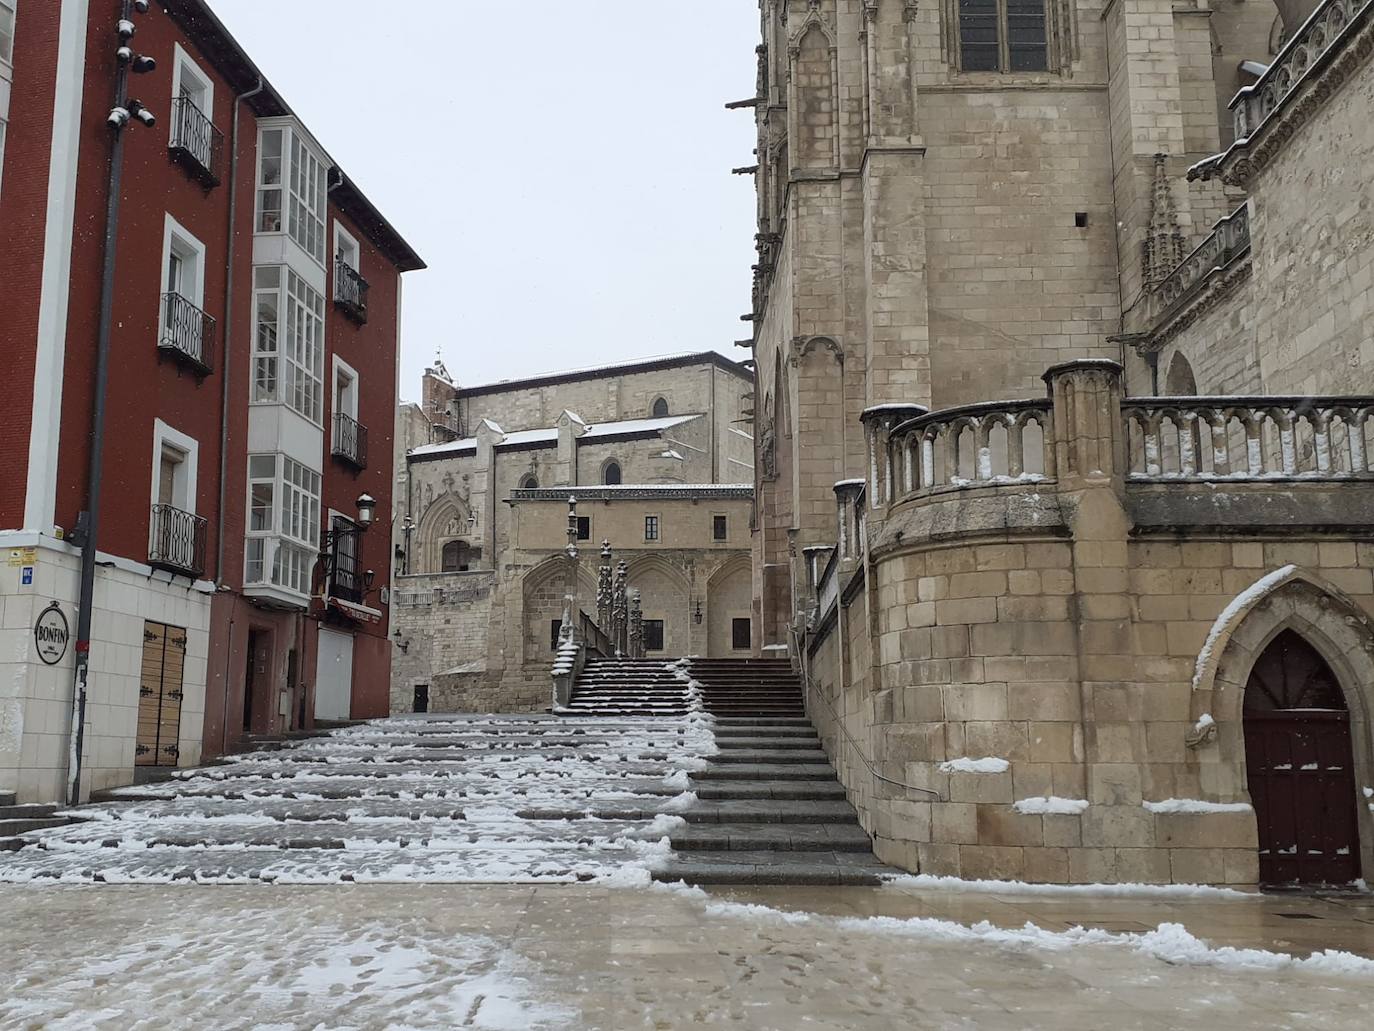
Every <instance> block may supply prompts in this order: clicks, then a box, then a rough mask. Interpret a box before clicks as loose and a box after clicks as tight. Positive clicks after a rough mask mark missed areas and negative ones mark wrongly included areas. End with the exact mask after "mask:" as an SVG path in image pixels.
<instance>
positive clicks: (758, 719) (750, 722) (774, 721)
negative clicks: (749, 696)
mask: <svg viewBox="0 0 1374 1031" xmlns="http://www.w3.org/2000/svg"><path fill="white" fill-rule="evenodd" d="M722 727H806V728H808V729H810V730H812V731H813V732H814V730H815V728H814V727H812V726H811V721H810V720H809V719H807V718H806V717H805V716H781V717H779V716H718V717H716V730H717V732H719V730H720V729H721V728H722Z"/></svg>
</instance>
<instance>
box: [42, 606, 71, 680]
mask: <svg viewBox="0 0 1374 1031" xmlns="http://www.w3.org/2000/svg"><path fill="white" fill-rule="evenodd" d="M71 636H72V634H71V628H70V627H69V626H68V624H67V617H66V616H65V615H63V614H62V606H61V605H59V604H58V603H57V602H53V603H52V604H51V605H49V606H48V607H47V608H46V609H44V610H43V611H42V612H40V613H39V614H38V619H37V621H36V622H35V623H34V624H33V643H34V644H36V645H37V646H38V657H39V658H40V659H42V660H43V661H44V662H45V663H46V664H47V665H49V666H56V665H57V664H58V663H59V662H61V661H62V656H64V655H66V654H67V642H68V641H69V640H71Z"/></svg>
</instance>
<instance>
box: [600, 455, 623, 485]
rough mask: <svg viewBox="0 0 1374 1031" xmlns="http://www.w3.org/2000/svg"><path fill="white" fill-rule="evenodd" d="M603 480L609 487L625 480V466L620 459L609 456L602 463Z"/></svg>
mask: <svg viewBox="0 0 1374 1031" xmlns="http://www.w3.org/2000/svg"><path fill="white" fill-rule="evenodd" d="M601 482H602V484H603V485H605V486H608V487H614V486H619V485H620V484H622V483H624V482H625V467H624V466H623V465H621V464H620V459H618V458H608V459H606V461H604V462H602V463H601Z"/></svg>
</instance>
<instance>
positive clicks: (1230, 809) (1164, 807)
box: [1140, 798, 1250, 813]
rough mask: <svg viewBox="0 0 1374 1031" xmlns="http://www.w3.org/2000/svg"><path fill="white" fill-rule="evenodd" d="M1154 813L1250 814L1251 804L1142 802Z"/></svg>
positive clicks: (1183, 800) (1186, 800) (1171, 800)
mask: <svg viewBox="0 0 1374 1031" xmlns="http://www.w3.org/2000/svg"><path fill="white" fill-rule="evenodd" d="M1140 804H1141V805H1142V806H1144V807H1145V808H1146V809H1147V810H1149V811H1150V812H1152V813H1248V812H1250V803H1249V802H1204V801H1203V800H1202V799H1200V798H1166V799H1164V800H1163V801H1162V802H1141V803H1140Z"/></svg>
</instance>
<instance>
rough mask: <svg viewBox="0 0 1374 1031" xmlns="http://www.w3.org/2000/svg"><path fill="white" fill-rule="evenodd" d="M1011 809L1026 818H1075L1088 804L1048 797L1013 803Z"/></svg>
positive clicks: (1084, 800)
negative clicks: (1050, 816)
mask: <svg viewBox="0 0 1374 1031" xmlns="http://www.w3.org/2000/svg"><path fill="white" fill-rule="evenodd" d="M1012 808H1013V809H1015V810H1016V811H1017V812H1018V813H1024V814H1026V815H1027V816H1049V815H1053V816H1077V815H1078V814H1079V813H1081V812H1083V811H1084V810H1085V809H1087V808H1088V802H1087V799H1083V798H1056V797H1055V796H1054V795H1050V796H1048V797H1046V798H1023V799H1021V800H1020V801H1018V802H1013V803H1012Z"/></svg>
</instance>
